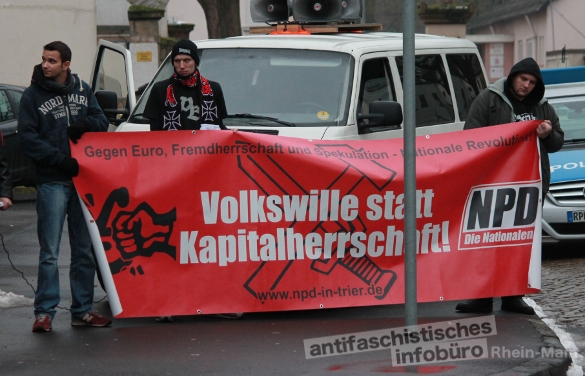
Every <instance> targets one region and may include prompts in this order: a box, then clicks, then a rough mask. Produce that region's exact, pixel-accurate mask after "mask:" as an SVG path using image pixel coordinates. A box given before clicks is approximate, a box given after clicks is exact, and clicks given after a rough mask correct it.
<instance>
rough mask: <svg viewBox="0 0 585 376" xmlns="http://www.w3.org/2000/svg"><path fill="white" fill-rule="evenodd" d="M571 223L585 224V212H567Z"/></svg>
mask: <svg viewBox="0 0 585 376" xmlns="http://www.w3.org/2000/svg"><path fill="white" fill-rule="evenodd" d="M567 219H568V220H569V222H585V210H579V211H570V212H567Z"/></svg>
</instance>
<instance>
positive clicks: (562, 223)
mask: <svg viewBox="0 0 585 376" xmlns="http://www.w3.org/2000/svg"><path fill="white" fill-rule="evenodd" d="M542 78H543V80H544V84H545V88H546V91H545V97H546V98H547V99H548V101H549V103H550V104H551V105H552V106H553V107H554V109H555V111H556V113H557V115H558V116H559V120H560V122H561V128H562V129H563V131H564V132H565V144H564V145H563V148H562V149H561V150H560V151H558V152H556V153H553V154H550V155H549V158H550V169H551V182H550V190H549V193H548V195H547V197H546V199H545V202H544V207H543V211H542V219H543V221H542V230H543V238H542V239H543V241H545V242H557V241H567V240H568V241H572V240H583V239H585V66H581V67H569V68H554V69H543V70H542Z"/></svg>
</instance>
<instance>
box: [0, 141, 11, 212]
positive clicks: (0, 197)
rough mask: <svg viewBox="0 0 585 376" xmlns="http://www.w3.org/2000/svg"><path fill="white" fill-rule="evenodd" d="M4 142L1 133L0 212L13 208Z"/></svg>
mask: <svg viewBox="0 0 585 376" xmlns="http://www.w3.org/2000/svg"><path fill="white" fill-rule="evenodd" d="M3 141H4V140H3V139H2V133H1V132H0V210H8V208H10V207H11V206H12V180H10V171H8V162H7V161H6V158H5V157H4V142H3Z"/></svg>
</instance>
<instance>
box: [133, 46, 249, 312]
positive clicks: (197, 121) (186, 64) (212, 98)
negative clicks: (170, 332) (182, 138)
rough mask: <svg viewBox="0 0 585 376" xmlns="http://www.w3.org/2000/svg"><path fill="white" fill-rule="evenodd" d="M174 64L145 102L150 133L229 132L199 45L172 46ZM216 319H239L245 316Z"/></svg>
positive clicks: (220, 95) (222, 103)
mask: <svg viewBox="0 0 585 376" xmlns="http://www.w3.org/2000/svg"><path fill="white" fill-rule="evenodd" d="M171 62H172V64H173V67H174V69H175V73H174V74H173V75H172V76H171V78H169V79H168V80H163V81H160V82H157V83H156V84H154V86H153V87H152V91H151V92H150V96H149V97H148V101H147V102H146V108H145V109H144V117H146V118H148V119H150V130H151V131H178V130H199V129H202V130H227V128H226V126H225V125H224V124H223V119H225V118H226V117H227V115H228V114H227V109H226V106H225V101H224V98H223V91H222V90H221V86H220V85H219V83H217V82H215V81H209V80H207V79H206V78H205V77H203V76H202V75H201V73H199V69H197V67H198V66H199V63H200V59H199V55H198V54H197V45H196V44H195V43H193V42H192V41H190V40H188V39H181V40H180V41H178V42H177V43H175V45H174V46H173V50H172V51H171ZM216 316H218V317H221V318H227V319H237V318H240V317H242V313H225V314H219V315H216ZM157 321H163V322H167V321H172V317H170V316H164V317H158V318H157Z"/></svg>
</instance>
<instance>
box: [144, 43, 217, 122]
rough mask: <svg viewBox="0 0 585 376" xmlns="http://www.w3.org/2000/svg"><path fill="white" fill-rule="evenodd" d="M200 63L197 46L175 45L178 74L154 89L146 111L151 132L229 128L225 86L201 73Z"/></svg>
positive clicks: (174, 62)
mask: <svg viewBox="0 0 585 376" xmlns="http://www.w3.org/2000/svg"><path fill="white" fill-rule="evenodd" d="M199 60H200V59H199V55H197V45H195V43H193V42H192V41H190V40H187V39H181V40H180V41H178V42H177V43H175V45H174V46H173V50H172V52H171V62H172V63H173V67H174V68H175V73H174V74H173V75H172V77H171V78H169V79H168V80H163V81H160V82H157V83H156V84H155V85H154V86H153V88H152V91H151V92H150V96H149V98H148V102H147V103H146V107H145V109H144V117H146V118H148V119H150V130H151V131H176V130H182V129H187V130H198V129H218V130H219V129H227V128H226V127H225V126H224V125H223V119H225V118H226V117H227V110H226V106H225V101H224V98H223V91H222V90H221V86H220V85H219V83H217V82H214V81H208V80H207V79H206V78H205V77H203V76H202V75H201V74H200V73H199V69H197V67H198V66H199Z"/></svg>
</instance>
